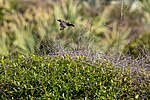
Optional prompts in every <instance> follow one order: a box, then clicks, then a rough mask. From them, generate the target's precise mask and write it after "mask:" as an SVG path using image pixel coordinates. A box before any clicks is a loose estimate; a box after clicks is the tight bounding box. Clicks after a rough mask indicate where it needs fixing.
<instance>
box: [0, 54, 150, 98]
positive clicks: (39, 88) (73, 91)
mask: <svg viewBox="0 0 150 100" xmlns="http://www.w3.org/2000/svg"><path fill="white" fill-rule="evenodd" d="M149 94H150V80H149V75H148V74H146V73H145V71H143V70H142V69H141V70H140V73H139V72H136V71H134V72H131V68H130V67H129V68H125V67H113V64H112V63H111V62H110V61H109V60H108V59H103V61H102V60H96V59H93V61H92V62H91V61H90V60H89V59H88V58H87V57H85V56H84V55H83V56H74V57H73V56H71V55H70V54H64V55H63V56H60V55H57V56H55V57H52V56H48V55H45V56H38V55H22V54H14V55H10V56H8V57H2V58H1V59H0V98H1V99H60V100H66V99H67V100H68V99H74V100H77V99H80V100H81V99H90V100H92V99H99V100H103V99H105V100H106V99H147V100H148V99H149V98H150V96H149Z"/></svg>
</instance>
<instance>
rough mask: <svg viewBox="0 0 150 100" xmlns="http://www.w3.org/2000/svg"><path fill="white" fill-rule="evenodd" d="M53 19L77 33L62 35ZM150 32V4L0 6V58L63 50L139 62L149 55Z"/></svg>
mask: <svg viewBox="0 0 150 100" xmlns="http://www.w3.org/2000/svg"><path fill="white" fill-rule="evenodd" d="M57 19H64V20H66V21H69V22H71V23H73V24H74V25H75V28H72V27H69V28H66V29H65V30H63V31H60V30H59V23H58V22H57ZM149 27H150V0H116V1H115V0H0V55H8V54H10V53H15V52H19V53H28V54H30V53H34V54H38V53H40V52H43V51H44V52H46V53H51V52H57V51H59V49H61V48H64V49H72V50H76V49H94V50H100V51H102V52H105V53H107V52H109V51H110V50H112V49H113V50H115V51H116V52H118V51H123V52H124V53H127V54H129V53H130V54H133V55H134V56H137V55H138V54H139V53H140V52H142V51H143V49H145V50H148V51H149V50H150V28H149ZM138 48H139V49H138ZM141 48H142V49H141Z"/></svg>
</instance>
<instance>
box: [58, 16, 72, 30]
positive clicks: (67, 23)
mask: <svg viewBox="0 0 150 100" xmlns="http://www.w3.org/2000/svg"><path fill="white" fill-rule="evenodd" d="M57 21H59V22H60V24H59V25H60V30H64V29H65V28H66V27H67V26H72V27H74V25H73V24H71V23H70V22H66V21H64V20H62V19H58V20H57Z"/></svg>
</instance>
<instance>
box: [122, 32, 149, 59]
mask: <svg viewBox="0 0 150 100" xmlns="http://www.w3.org/2000/svg"><path fill="white" fill-rule="evenodd" d="M149 38H150V33H148V32H146V33H143V34H141V35H140V36H139V37H138V38H136V39H135V40H133V41H131V42H130V43H129V44H127V45H126V46H125V49H124V52H125V53H128V54H131V55H133V56H135V57H137V56H138V55H142V54H144V52H145V51H144V50H148V51H150V39H149Z"/></svg>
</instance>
